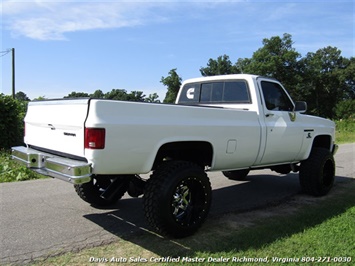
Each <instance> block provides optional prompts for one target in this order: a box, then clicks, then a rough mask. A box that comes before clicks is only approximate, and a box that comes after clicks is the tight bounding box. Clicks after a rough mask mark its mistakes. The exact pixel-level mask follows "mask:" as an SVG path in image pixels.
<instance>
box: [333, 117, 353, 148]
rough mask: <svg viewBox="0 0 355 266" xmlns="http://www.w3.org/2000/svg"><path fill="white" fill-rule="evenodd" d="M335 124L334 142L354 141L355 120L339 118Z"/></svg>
mask: <svg viewBox="0 0 355 266" xmlns="http://www.w3.org/2000/svg"><path fill="white" fill-rule="evenodd" d="M335 124H336V133H335V135H336V136H335V137H336V142H337V143H352V142H355V120H354V119H347V120H339V121H335Z"/></svg>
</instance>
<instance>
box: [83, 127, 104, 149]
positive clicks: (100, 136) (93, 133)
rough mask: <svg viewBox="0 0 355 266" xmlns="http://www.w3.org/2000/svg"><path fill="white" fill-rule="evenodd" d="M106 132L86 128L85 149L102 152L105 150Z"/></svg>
mask: <svg viewBox="0 0 355 266" xmlns="http://www.w3.org/2000/svg"><path fill="white" fill-rule="evenodd" d="M105 137H106V131H105V129H104V128H85V139H84V147H85V149H93V150H101V149H104V148H105Z"/></svg>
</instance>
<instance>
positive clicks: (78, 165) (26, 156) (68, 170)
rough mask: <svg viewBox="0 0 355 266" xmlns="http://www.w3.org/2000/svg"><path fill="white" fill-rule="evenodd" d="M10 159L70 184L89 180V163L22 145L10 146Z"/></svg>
mask: <svg viewBox="0 0 355 266" xmlns="http://www.w3.org/2000/svg"><path fill="white" fill-rule="evenodd" d="M12 159H14V160H15V161H17V162H19V163H21V164H23V165H25V166H26V167H27V168H30V169H31V170H33V171H35V172H37V173H40V174H42V175H46V176H50V177H54V178H58V179H61V180H64V181H66V182H69V183H72V184H83V183H87V182H90V181H91V175H92V168H91V164H90V163H87V162H83V161H78V160H72V159H68V158H64V157H59V156H56V155H53V154H50V153H45V152H42V151H38V150H35V149H32V148H27V147H23V146H18V147H12Z"/></svg>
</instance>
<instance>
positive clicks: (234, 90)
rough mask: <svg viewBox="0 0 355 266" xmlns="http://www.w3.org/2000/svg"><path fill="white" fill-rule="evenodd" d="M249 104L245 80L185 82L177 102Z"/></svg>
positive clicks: (249, 98) (190, 103)
mask: <svg viewBox="0 0 355 266" xmlns="http://www.w3.org/2000/svg"><path fill="white" fill-rule="evenodd" d="M218 103H223V104H226V103H234V104H238V103H239V104H251V103H252V102H251V97H250V92H249V87H248V83H247V82H246V81H245V80H233V81H213V82H198V83H189V84H185V85H184V87H183V88H182V91H181V94H180V98H179V104H189V105H194V104H196V105H197V104H218Z"/></svg>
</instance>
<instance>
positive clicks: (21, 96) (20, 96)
mask: <svg viewBox="0 0 355 266" xmlns="http://www.w3.org/2000/svg"><path fill="white" fill-rule="evenodd" d="M15 99H17V100H19V101H27V102H29V101H31V100H30V98H28V97H27V95H26V93H24V92H22V91H19V92H17V93H16V94H15Z"/></svg>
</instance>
